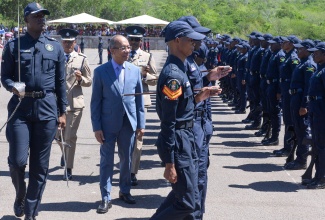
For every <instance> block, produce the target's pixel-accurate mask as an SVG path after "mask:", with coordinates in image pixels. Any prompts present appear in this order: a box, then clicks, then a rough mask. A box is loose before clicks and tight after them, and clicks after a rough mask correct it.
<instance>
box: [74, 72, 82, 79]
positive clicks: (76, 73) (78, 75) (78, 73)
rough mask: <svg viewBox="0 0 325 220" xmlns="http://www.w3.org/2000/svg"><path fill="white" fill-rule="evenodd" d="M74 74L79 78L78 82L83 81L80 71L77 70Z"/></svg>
mask: <svg viewBox="0 0 325 220" xmlns="http://www.w3.org/2000/svg"><path fill="white" fill-rule="evenodd" d="M74 74H75V76H76V78H77V81H80V80H81V79H82V78H81V75H82V73H81V72H80V70H75V71H74Z"/></svg>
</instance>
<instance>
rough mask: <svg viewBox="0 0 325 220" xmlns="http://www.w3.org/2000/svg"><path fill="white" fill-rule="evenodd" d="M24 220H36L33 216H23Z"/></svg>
mask: <svg viewBox="0 0 325 220" xmlns="http://www.w3.org/2000/svg"><path fill="white" fill-rule="evenodd" d="M25 220H36V218H35V216H25Z"/></svg>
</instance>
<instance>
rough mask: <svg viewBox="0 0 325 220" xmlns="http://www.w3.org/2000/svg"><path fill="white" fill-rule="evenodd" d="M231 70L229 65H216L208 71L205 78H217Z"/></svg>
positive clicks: (211, 79) (212, 79)
mask: <svg viewBox="0 0 325 220" xmlns="http://www.w3.org/2000/svg"><path fill="white" fill-rule="evenodd" d="M231 71H232V67H230V66H218V67H216V68H213V69H212V70H210V71H209V73H208V75H207V78H208V80H209V81H215V80H219V79H221V78H222V77H224V76H227V75H228V73H230V72H231Z"/></svg>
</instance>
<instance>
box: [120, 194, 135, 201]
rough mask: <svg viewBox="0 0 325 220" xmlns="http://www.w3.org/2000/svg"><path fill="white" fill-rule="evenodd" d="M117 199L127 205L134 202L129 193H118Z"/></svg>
mask: <svg viewBox="0 0 325 220" xmlns="http://www.w3.org/2000/svg"><path fill="white" fill-rule="evenodd" d="M119 198H120V199H122V200H123V201H124V202H126V203H128V204H135V203H136V201H135V199H134V198H133V196H131V194H130V193H121V192H119Z"/></svg>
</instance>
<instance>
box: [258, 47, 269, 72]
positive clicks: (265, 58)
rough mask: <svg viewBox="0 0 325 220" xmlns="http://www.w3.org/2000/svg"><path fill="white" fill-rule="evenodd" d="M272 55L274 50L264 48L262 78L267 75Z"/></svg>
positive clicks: (261, 67) (261, 68)
mask: <svg viewBox="0 0 325 220" xmlns="http://www.w3.org/2000/svg"><path fill="white" fill-rule="evenodd" d="M271 55H272V51H271V50H270V48H267V49H265V50H264V52H263V57H262V61H261V66H260V75H261V77H262V78H264V77H265V76H266V71H267V66H268V64H269V60H270V57H271Z"/></svg>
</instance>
